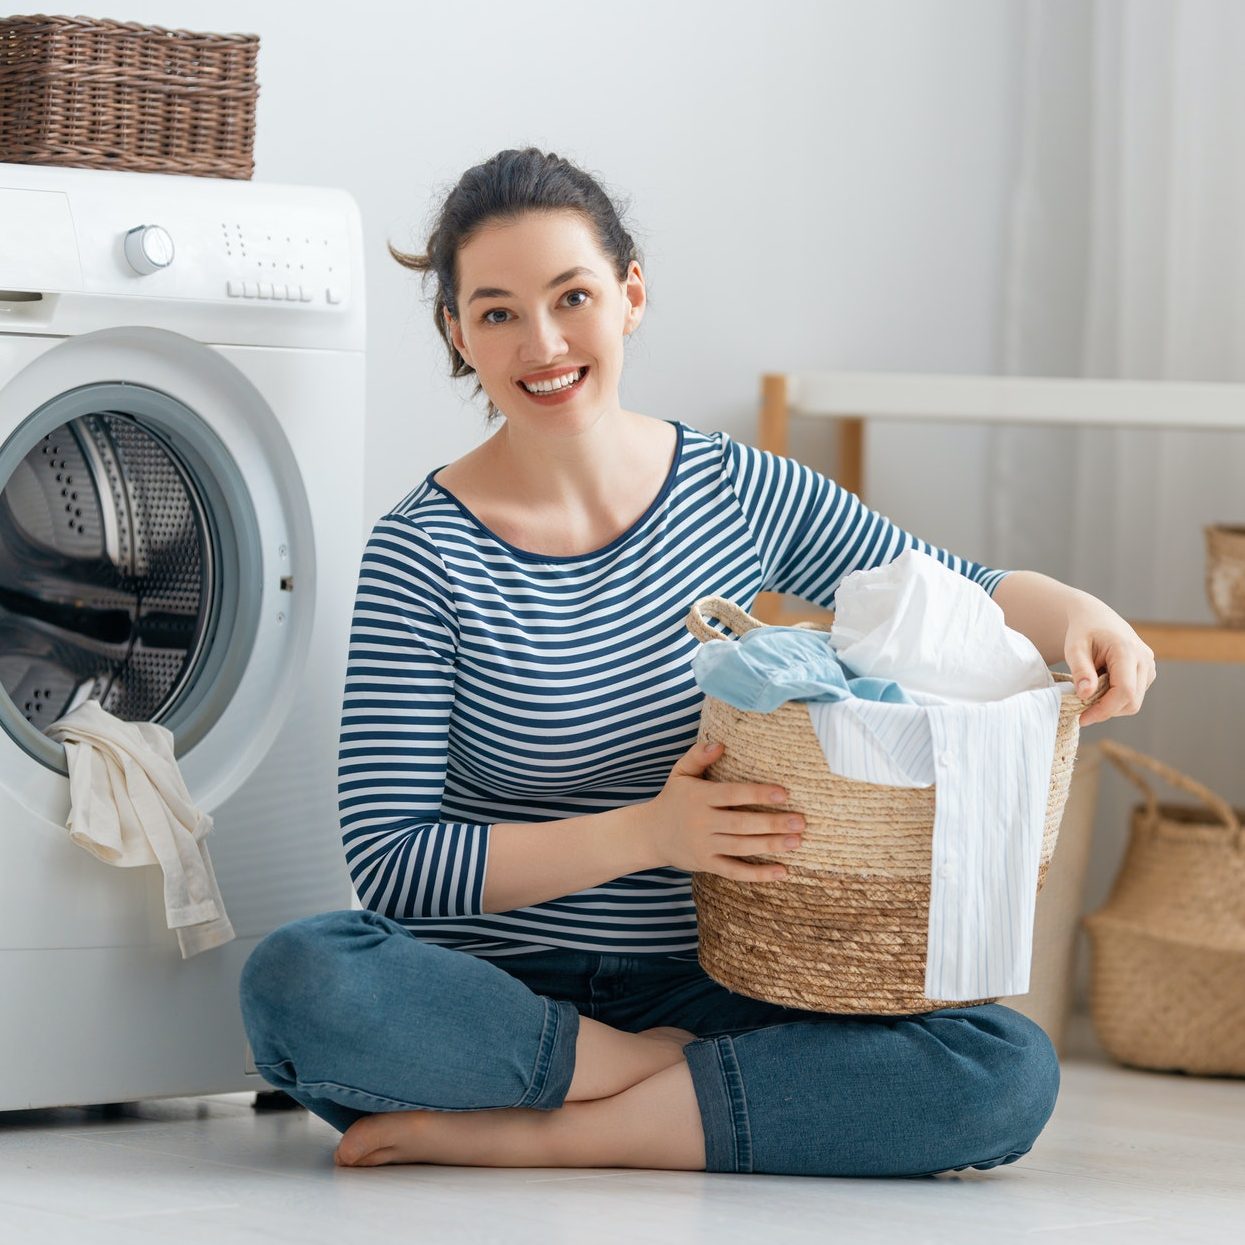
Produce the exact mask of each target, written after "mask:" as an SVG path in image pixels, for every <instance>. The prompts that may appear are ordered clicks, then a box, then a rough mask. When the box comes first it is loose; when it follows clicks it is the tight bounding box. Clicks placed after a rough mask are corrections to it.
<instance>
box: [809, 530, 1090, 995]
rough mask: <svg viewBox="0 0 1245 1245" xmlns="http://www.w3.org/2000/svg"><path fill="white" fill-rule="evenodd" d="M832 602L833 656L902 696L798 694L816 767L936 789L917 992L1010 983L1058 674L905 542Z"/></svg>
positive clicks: (1009, 990)
mask: <svg viewBox="0 0 1245 1245" xmlns="http://www.w3.org/2000/svg"><path fill="white" fill-rule="evenodd" d="M982 602H985V604H986V605H987V606H989V608H983V605H982ZM835 604H836V614H835V621H834V624H833V627H832V630H831V637H830V639H831V644H832V646H834V647H835V649H836V651H837V653H838V655H839V657H840V658H841V659H842V660H843V661H845V662H847V664H848V665H849V666H850V667H851V668H852V669H853V670H854V671H855V672H856V673H857V674H858V675H862V676H872V677H878V678H891V679H894V680H896V681H897V682H899V683H900V684H901V686H902V687H903V688H904V690H905V691H906V692H908V694H909V695H910V696H911V698H912V700H913V702H914V703H913V704H895V703H887V702H883V701H872V700H859V699H854V698H849V699H844V700H840V701H837V702H834V703H810V704H809V706H808V710H809V717H810V719H811V721H812V724H813V729H814V731H815V732H816V734H817V737H818V740H819V741H820V743H821V746H822V750H823V751H824V753H825V756H826V764H827V765H828V767H829V768H830V770H831V771H832V772H833V773H836V774H841V775H842V776H843V777H845V778H853V779H856V780H858V781H862V782H872V783H880V784H883V785H887V786H901V787H921V786H929V785H930V784H931V783H933V784H934V785H935V816H934V829H933V836H932V844H931V852H930V907H929V930H928V942H927V953H926V964H925V987H924V988H925V993H926V995H927V996H928V997H930V998H936V999H946V1000H949V1001H955V1000H960V999H979V998H991V997H998V996H1001V995H1011V994H1023V993H1025V992H1026V991H1027V990H1028V988H1029V969H1030V964H1031V961H1032V956H1033V919H1034V911H1035V901H1036V894H1037V874H1038V868H1039V864H1040V859H1041V850H1042V836H1043V831H1044V829H1045V822H1046V803H1047V795H1048V790H1049V785H1050V774H1051V768H1052V764H1053V761H1054V748H1055V735H1056V732H1057V730H1058V726H1059V707H1060V704H1061V699H1062V695H1063V694H1064V691H1065V689H1067V690H1071V685H1070V684H1056V683H1055V680H1054V679H1053V678H1052V676H1051V673H1050V670H1049V669H1048V668H1047V666H1046V664H1045V662H1044V661H1043V660H1042V657H1041V654H1040V653H1038V651H1037V649H1036V648H1035V647H1034V646H1033V645H1032V643H1031V642H1030V641H1029V640H1028V638H1027V637H1025V636H1022V635H1021V634H1020V633H1019V632H1015V631H1011V629H1010V628H1007V627H1006V625H1005V624H1004V622H1003V611H1002V610H1001V609H1000V608H999V607H998V606H997V605H996V604H995V603H994V602H993V601H991V600H990V599H989V597H988V596H986V594H985V593H984V592H982V590H981V588H980V587H979V586H978V585H976V584H974V583H972V582H971V581H969V580H968V579H967V578H965V577H964V576H961V575H957V574H956V573H955V572H953V571H950V570H948V569H947V568H946V567H944V566H943V565H942V564H941V563H940V562H938V561H937V560H936V559H934V558H932V557H930V556H929V555H928V554H924V553H921V552H920V551H918V550H909V551H908V552H907V553H905V554H902V555H901V556H900V557H898V558H896V559H895V560H894V561H893V562H891V563H888V564H887V565H886V566H883V567H879V568H877V569H876V570H869V571H857V572H854V573H853V574H851V575H848V576H846V577H845V578H844V580H843V582H842V583H841V584H840V585H839V588H838V591H837V593H836V600H835ZM836 639H837V641H838V642H837V643H836ZM1026 646H1027V648H1026ZM961 691H962V692H963V693H964V694H963V695H960V694H959V693H960V692H961Z"/></svg>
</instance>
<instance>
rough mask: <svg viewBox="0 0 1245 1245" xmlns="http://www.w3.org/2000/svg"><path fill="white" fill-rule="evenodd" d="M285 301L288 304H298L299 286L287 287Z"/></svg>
mask: <svg viewBox="0 0 1245 1245" xmlns="http://www.w3.org/2000/svg"><path fill="white" fill-rule="evenodd" d="M285 301H286V302H287V303H296V302H298V286H296V285H287V286H286V287H285Z"/></svg>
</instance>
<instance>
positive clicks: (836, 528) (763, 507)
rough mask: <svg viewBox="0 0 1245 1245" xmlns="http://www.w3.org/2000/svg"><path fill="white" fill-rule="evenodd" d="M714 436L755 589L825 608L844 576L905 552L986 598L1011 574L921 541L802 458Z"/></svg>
mask: <svg viewBox="0 0 1245 1245" xmlns="http://www.w3.org/2000/svg"><path fill="white" fill-rule="evenodd" d="M721 437H722V445H723V468H724V471H725V474H726V476H727V479H728V480H729V482H730V484H731V487H732V489H733V490H734V492H735V495H736V497H737V498H738V499H739V503H740V506H741V508H742V510H743V512H744V516H745V518H746V520H747V522H748V525H749V528H750V530H751V531H752V535H753V538H754V540H755V542H756V550H757V556H758V557H759V558H760V560H761V569H762V574H763V577H764V579H763V586H762V591H766V592H789V593H793V594H794V595H796V596H799V597H803V598H804V599H805V600H806V601H811V602H813V603H814V604H816V605H820V606H822V607H823V608H824V609H833V608H834V595H835V592H836V591H837V589H838V586H839V584H840V582H841V581H842V580H843V578H844V577H845V576H847V575H849V574H851V572H852V571H858V570H866V569H871V568H873V567H877V566H885V565H886V564H887V563H888V562H890V561H892V560H893V559H895V558H897V557H898V556H899V555H900V554H901V553H903V552H905V551H906V550H908V549H918V550H920V551H921V552H922V553H928V554H930V555H931V556H932V557H935V558H937V559H938V560H939V561H940V562H941V563H942V564H943V565H944V566H946V567H948V568H949V569H951V570H953V571H956V572H957V573H959V574H961V575H964V576H966V577H967V578H968V579H971V580H972V581H973V582H974V583H977V584H979V585H980V586H981V587H982V588H983V589H984V590H985V591H986V592H988V593H989V594H990V595H991V596H993V595H994V590H995V589H996V588H997V587H998V585H999V584H1000V583H1001V582H1002V581H1003V579H1004V577H1005V576H1006V575H1009V574H1010V573H1011V572H1010V571H999V570H993V569H992V568H990V567H988V566H983V565H982V564H981V563H979V562H974V561H972V560H971V559H969V558H964V557H960V556H959V555H957V554H954V553H951V552H950V551H949V550H946V549H940V548H938V547H937V546H935V545H931V544H930V543H929V542H928V541H924V540H921V539H920V537H918V536H914V535H913V534H912V533H911V532H908V531H905V530H904V529H903V528H901V527H899V526H898V525H897V524H895V523H892V522H891V521H890V519H888V518H887V517H886V516H885V515H883V514H880V513H879V512H878V511H876V510H870V509H869V508H868V507H867V506H866V505H865V504H864V502H862V501H861V500H860V498H859V497H857V496H856V494H855V493H852V492H849V491H848V490H847V489H845V488H842V487H841V486H840V485H838V484H836V483H835V482H834V481H833V480H831V479H829V478H828V477H826V476H824V475H821V474H820V473H819V472H817V471H814V470H813V468H811V467H809V466H807V465H805V464H804V463H800V462H797V461H796V460H795V459H792V458H785V457H783V456H781V455H778V454H774V453H772V452H771V451H769V450H761V449H757V448H756V447H755V446H751V445H746V444H744V443H743V442H739V441H735V440H733V439H732V438H731V437H729V436H728V435H727V434H725V433H722V434H721Z"/></svg>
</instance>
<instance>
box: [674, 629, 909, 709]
mask: <svg viewBox="0 0 1245 1245" xmlns="http://www.w3.org/2000/svg"><path fill="white" fill-rule="evenodd" d="M692 672H693V673H694V674H695V676H696V682H697V683H698V684H699V685H700V688H701V690H702V691H704V692H706V693H707V694H708V695H710V696H714V697H716V698H717V699H718V700H724V701H726V703H727V704H728V705H734V706H735V708H736V709H747V710H750V711H752V712H754V713H769V712H770V711H771V710H773V709H777V708H778V706H779V705H781V704H785V703H786V702H787V701H789V700H808V701H821V702H830V701H838V700H846V699H847V698H848V697H854V698H856V699H858V700H877V701H886V702H887V703H889V704H898V705H908V704H911V703H912V699H911V697H910V696H909V695H908V694H907V693H906V692H905V691H904V690H903V688H902V687H900V686H899V684H898V683H896V682H894V681H893V680H891V679H876V678H870V677H866V676H862V675H858V674H856V673H855V671H853V670H852V669H851V668H850V667H849V666H847V665H846V664H845V663H844V662H842V661H840V660H839V657H838V654H837V653H835V651H834V649H832V648H831V647H830V633H829V632H827V631H811V630H809V629H808V628H806V627H756V628H754V629H753V630H752V631H748V632H745V633H744V635H743V636H742V637H740V639H738V640H735V641H729V640H728V641H718V640H710V641H709V642H708V643H706V644H702V645H701V646H700V648H699V649H697V651H696V653H695V655H694V656H693V658H692Z"/></svg>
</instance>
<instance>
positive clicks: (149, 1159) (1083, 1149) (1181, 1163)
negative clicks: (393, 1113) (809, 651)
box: [0, 1017, 1245, 1245]
mask: <svg viewBox="0 0 1245 1245" xmlns="http://www.w3.org/2000/svg"><path fill="white" fill-rule="evenodd" d="M252 1101H253V1095H251V1094H223V1095H217V1096H214V1097H208V1098H169V1099H157V1100H151V1101H147V1102H143V1103H133V1104H126V1105H125V1106H124V1107H122V1108H120V1109H119V1113H118V1114H116V1115H113V1116H108V1115H106V1114H105V1113H104V1112H103V1111H102V1110H99V1109H94V1110H86V1109H81V1110H79V1109H68V1108H62V1109H57V1110H48V1111H30V1112H10V1113H0V1242H4V1245H9V1242H22V1245H61V1243H62V1242H66V1243H67V1242H73V1243H74V1245H79V1243H81V1242H90V1245H113V1243H114V1242H115V1243H118V1245H119V1243H120V1242H127V1243H130V1242H144V1241H153V1242H154V1241H176V1242H178V1245H193V1243H195V1242H204V1243H205V1245H206V1243H208V1242H210V1243H211V1245H221V1242H225V1243H228V1245H232V1243H233V1242H245V1241H255V1242H272V1241H290V1242H299V1243H300V1245H312V1243H315V1242H324V1243H325V1245H329V1243H332V1245H339V1243H340V1242H341V1241H342V1240H358V1241H388V1240H402V1241H412V1242H420V1243H421V1245H425V1243H429V1242H432V1243H436V1242H441V1241H445V1242H450V1241H454V1242H462V1241H466V1242H470V1243H471V1245H484V1243H487V1242H499V1243H501V1242H504V1243H505V1245H522V1243H524V1242H529V1241H531V1242H540V1243H541V1245H560V1243H562V1242H565V1243H566V1245H583V1243H584V1242H585V1241H586V1240H588V1239H591V1240H593V1241H594V1242H615V1241H616V1242H620V1243H621V1242H626V1243H627V1245H634V1242H636V1241H637V1240H644V1241H652V1242H657V1243H658V1245H664V1243H665V1242H672V1243H673V1242H679V1243H680V1245H692V1243H694V1242H706V1243H708V1242H713V1243H714V1245H731V1243H733V1242H741V1243H742V1242H749V1243H750V1245H751V1243H753V1242H755V1241H757V1240H759V1239H766V1240H773V1239H778V1240H781V1241H783V1242H784V1243H786V1242H803V1241H809V1242H813V1241H816V1242H818V1243H819V1245H822V1243H824V1242H826V1241H828V1240H837V1241H856V1240H863V1239H868V1240H870V1241H896V1242H900V1241H902V1242H904V1243H905V1245H912V1243H914V1242H948V1243H953V1242H954V1243H955V1245H972V1243H974V1242H982V1243H983V1245H984V1243H986V1242H989V1245H999V1242H1001V1241H1011V1240H1016V1239H1019V1238H1026V1239H1027V1238H1030V1237H1032V1238H1034V1239H1036V1240H1057V1241H1086V1242H1091V1241H1092V1242H1093V1243H1094V1245H1115V1243H1117V1242H1119V1243H1121V1245H1123V1243H1124V1242H1127V1243H1128V1245H1149V1243H1150V1242H1156V1243H1157V1242H1162V1243H1163V1245H1171V1243H1173V1242H1197V1243H1198V1245H1215V1243H1217V1242H1221V1241H1222V1242H1228V1241H1232V1242H1233V1243H1235V1242H1238V1241H1240V1240H1241V1239H1242V1235H1241V1226H1240V1225H1241V1223H1242V1222H1243V1221H1245V1080H1226V1079H1218V1078H1201V1077H1183V1076H1173V1075H1166V1074H1158V1073H1147V1072H1138V1071H1129V1070H1127V1069H1123V1068H1120V1067H1117V1066H1115V1065H1114V1064H1112V1063H1110V1062H1109V1061H1108V1060H1107V1059H1106V1057H1105V1056H1104V1055H1102V1053H1101V1052H1100V1051H1098V1050H1097V1048H1096V1046H1095V1044H1094V1041H1093V1038H1092V1033H1091V1031H1090V1029H1089V1026H1088V1023H1087V1022H1086V1021H1085V1020H1084V1018H1082V1017H1077V1018H1074V1028H1073V1034H1072V1039H1071V1041H1070V1044H1069V1053H1068V1056H1067V1058H1066V1059H1065V1061H1064V1068H1063V1083H1062V1089H1061V1093H1060V1097H1059V1102H1058V1105H1057V1107H1056V1109H1055V1114H1054V1116H1053V1117H1052V1119H1051V1121H1050V1123H1049V1124H1048V1125H1047V1127H1046V1130H1045V1131H1044V1132H1043V1134H1042V1136H1041V1137H1040V1138H1039V1140H1038V1142H1037V1144H1036V1145H1035V1146H1034V1148H1033V1150H1032V1151H1031V1152H1030V1153H1029V1154H1028V1155H1026V1156H1025V1158H1023V1159H1021V1160H1020V1161H1019V1162H1018V1163H1015V1164H1012V1165H1010V1166H1007V1167H1000V1168H996V1169H993V1170H991V1171H986V1172H974V1171H968V1172H963V1173H959V1174H952V1175H943V1176H936V1177H929V1178H925V1179H921V1180H841V1179H809V1178H807V1177H785V1176H733V1175H723V1174H706V1173H688V1172H662V1171H640V1170H628V1169H591V1170H587V1169H576V1170H548V1169H532V1168H518V1169H490V1168H481V1167H438V1166H428V1165H415V1166H403V1167H378V1168H359V1169H345V1168H336V1167H334V1166H333V1161H332V1152H333V1148H334V1146H335V1145H336V1144H337V1139H338V1136H339V1134H338V1133H337V1132H336V1130H334V1129H333V1128H331V1127H330V1126H329V1125H327V1124H325V1123H324V1122H323V1121H322V1120H319V1119H317V1118H316V1117H314V1116H311V1115H309V1114H308V1113H306V1112H303V1111H298V1112H289V1113H285V1112H282V1113H274V1114H267V1113H257V1112H256V1111H254V1109H253V1108H252V1105H251V1103H252Z"/></svg>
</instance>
